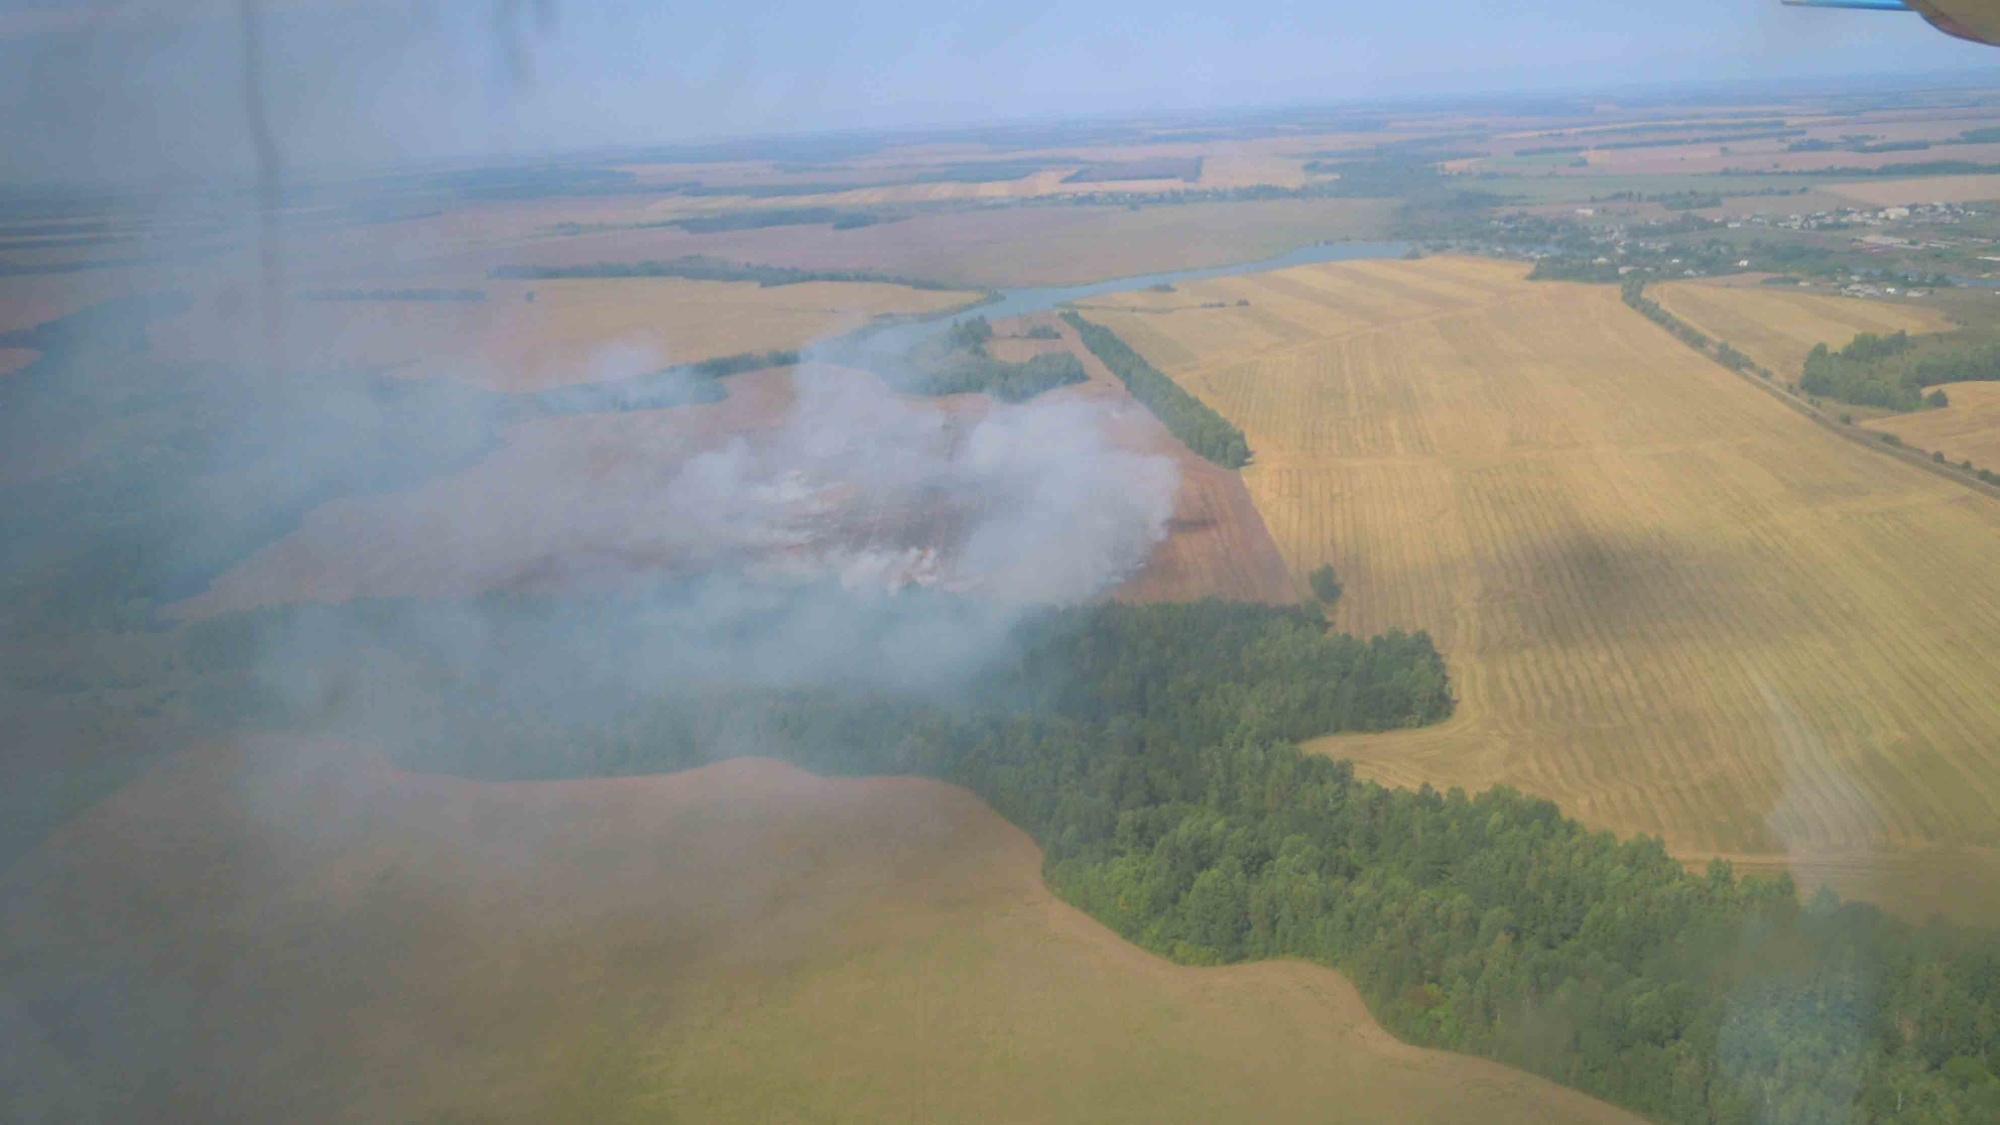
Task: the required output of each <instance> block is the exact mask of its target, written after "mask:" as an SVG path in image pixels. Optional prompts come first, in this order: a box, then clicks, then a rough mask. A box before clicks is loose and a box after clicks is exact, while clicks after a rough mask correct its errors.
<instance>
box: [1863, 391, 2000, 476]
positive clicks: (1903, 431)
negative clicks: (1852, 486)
mask: <svg viewBox="0 0 2000 1125" xmlns="http://www.w3.org/2000/svg"><path fill="white" fill-rule="evenodd" d="M1939 389H1940V390H1942V391H1944V392H1945V397H1946V398H1948V399H1950V400H1951V405H1950V406H1947V407H1945V408H1944V409H1943V410H1921V411H1918V412H1917V413H1915V414H1898V415H1894V416H1892V417H1888V418H1876V419H1873V420H1871V421H1869V422H1866V423H1863V424H1864V425H1866V426H1867V427H1868V428H1869V429H1871V430H1880V431H1882V432H1883V433H1890V434H1895V435H1896V436H1897V437H1900V438H1902V439H1903V443H1904V444H1906V445H1913V446H1915V447H1917V448H1918V449H1933V450H1937V451H1938V452H1941V453H1943V454H1944V455H1945V457H1946V458H1948V459H1949V460H1950V461H1951V462H1952V463H1953V464H1958V463H1959V462H1961V461H1970V462H1972V464H1973V466H1974V467H1976V468H1981V469H1992V470H1995V471H2000V383H1949V384H1946V385H1945V386H1943V387H1941V388H1939Z"/></svg>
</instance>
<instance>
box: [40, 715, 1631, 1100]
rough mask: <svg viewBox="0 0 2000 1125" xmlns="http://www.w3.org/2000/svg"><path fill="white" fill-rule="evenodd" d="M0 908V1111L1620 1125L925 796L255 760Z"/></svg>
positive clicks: (737, 767)
mask: <svg viewBox="0 0 2000 1125" xmlns="http://www.w3.org/2000/svg"><path fill="white" fill-rule="evenodd" d="M0 893H4V894H5V896H6V901H7V903H8V909H7V911H6V912H5V913H4V915H0V1001H4V1003H0V1029H4V1031H5V1033H6V1035H7V1042H8V1044H9V1050H8V1052H7V1054H6V1056H5V1057H4V1058H0V1078H4V1079H6V1081H4V1082H0V1090H5V1091H8V1092H9V1093H10V1095H11V1096H13V1097H15V1098H17V1099H22V1101H25V1104H22V1101H17V1102H16V1103H15V1104H14V1107H13V1108H14V1109H15V1110H18V1111H19V1116H18V1117H13V1119H17V1120H40V1119H47V1120H61V1119H69V1118H72V1117H73V1118H77V1119H87V1120H94V1121H115V1122H123V1121H132V1122H140V1121H145V1122H158V1121H188V1122H195V1121H247V1120H260V1121H292V1122H350V1121H351V1122H379V1121H470V1120H477V1121H490V1122H534V1123H537V1125H540V1123H545V1122H589V1123H592V1125H597V1123H602V1122H619V1121H641V1120H644V1121H657V1120H663V1119H664V1120H675V1121H703V1122H710V1121H715V1122H728V1121H774V1120H784V1121H855V1122H877V1121H926V1122H942V1121H968V1122H971V1121H977V1122H1059V1121H1077V1122H1103V1121H1132V1122H1138V1121H1187V1122H1196V1121H1315V1122H1324V1121H1336V1122H1356V1123H1360V1122H1376V1121H1387V1120H1395V1121H1413V1122H1462V1121H1472V1120H1477V1121H1482V1122H1495V1123H1507V1122H1520V1123H1523V1125H1526V1123H1528V1122H1552V1121H1560V1122H1606V1123H1609V1122H1619V1123H1628V1122H1629V1123H1633V1125H1636V1122H1637V1119H1636V1118H1633V1117H1631V1116H1630V1115H1628V1114H1624V1113H1622V1112H1620V1111H1618V1110H1615V1109H1612V1108H1611V1107H1609V1106H1606V1105H1604V1104H1602V1103H1600V1102H1596V1101H1593V1100H1591V1099H1589V1098H1586V1097H1584V1096H1583V1095H1580V1094H1576V1093H1574V1092H1571V1091H1568V1090H1563V1089H1560V1088H1558V1087H1556V1086H1553V1085H1551V1084H1550V1083H1548V1082H1545V1081H1543V1080H1541V1079H1537V1078H1532V1077H1529V1076H1527V1075H1524V1074H1521V1073H1519V1072H1516V1071H1512V1070H1509V1069H1507V1068H1505V1067H1502V1066H1499V1065H1497V1064H1494V1063H1490V1062H1485V1061H1483V1060H1477V1059H1470V1058H1465V1057H1461V1056H1456V1055H1449V1054H1444V1053H1441V1052H1436V1051H1426V1050H1420V1049H1417V1048H1414V1047H1409V1046H1406V1045H1404V1044H1402V1043H1399V1042H1397V1041H1395V1040H1393V1039H1392V1038H1390V1037H1389V1036H1388V1035H1387V1034H1386V1033H1385V1032H1384V1031H1382V1030H1381V1028H1380V1027H1379V1026H1378V1025H1376V1024H1375V1022H1374V1021H1373V1020H1372V1019H1371V1018H1370V1017H1369V1015H1368V1013H1367V1010H1366V1009H1365V1008H1364V1007H1363V1006H1362V1004H1361V1002H1360V999H1359V997H1358V996H1357V995H1356V994H1355V991H1354V989H1353V988H1352V987H1351V986H1350V985H1349V984H1348V983H1347V981H1346V980H1345V979H1344V978H1343V977H1341V976H1340V975H1338V974H1336V973H1333V972H1331V971H1328V970H1326V969H1322V968H1319V967H1317V966H1313V965H1308V964H1304V963H1300V962H1274V963H1266V964H1258V965H1246V966H1239V967H1233V968H1224V969H1195V968H1187V967H1182V966H1177V965H1173V964H1170V963H1168V962H1166V961H1163V960H1160V959H1158V958H1156V957H1153V956H1151V955H1150V954H1147V953H1145V952H1143V951H1141V950H1139V949H1137V948H1136V947H1134V946H1131V945H1128V944H1126V943H1125V942H1123V941H1122V940H1120V939H1119V938H1118V937H1117V936H1116V935H1115V934H1113V933H1112V932H1111V931H1109V930H1106V929H1105V928H1103V927H1102V926H1099V925H1098V924H1096V923H1095V922H1093V921H1091V920H1090V919H1089V918H1087V917H1085V916H1083V915H1081V914H1079V913H1078V912H1077V911H1075V910H1073V909H1071V908H1069V907H1068V906H1066V905H1064V904H1063V903H1061V902H1060V901H1058V900H1056V899H1055V898H1054V897H1053V896H1052V895H1051V894H1050V893H1049V892H1048V890H1047V889H1046V888H1045V887H1044V886H1043V885H1042V881H1041V853H1040V851H1039V850H1038V849H1037V848H1036V847H1035V846H1034V844H1033V843H1032V842H1031V841H1030V840H1029V839H1028V838H1027V837H1026V836H1024V835H1023V834H1022V833H1020V832H1019V831H1017V830H1016V829H1014V828H1013V827H1012V826H1010V825H1008V824H1007V823H1006V822H1005V821H1003V820H1001V819H1000V818H999V817H998V816H997V815H995V814H994V813H993V812H992V811H991V810H990V809H988V808H987V807H986V806H985V805H984V804H982V803H980V802H979V801H978V800H976V799H974V798H973V797H972V796H971V795H970V794H968V793H966V792H965V791H963V790H961V789H956V788H953V787H951V786H947V785H943V784H939V783H936V782H930V781H922V780H916V779H895V780H825V779H821V778H818V777H814V776H812V775H810V774H806V773H803V772H801V771H799V770H796V769H792V768H790V767H787V766H781V765H778V764H775V763H771V762H760V761H754V760H736V761H731V762H725V763H722V764H719V765H715V766H711V767H708V768H705V769H700V770H695V771H692V772H689V773H683V774H678V775H674V776H669V777H647V778H632V779H620V780H589V781H572V782H536V783H517V784H490V783H473V782H462V781H454V780H449V779H442V778H432V777H422V776H414V775H410V774H405V773H400V772H398V771H396V770H394V769H393V768H391V767H389V766H388V765H387V764H385V763H383V762H382V761H381V760H379V759H378V758H375V757H373V756H371V755H368V754H365V753H362V752H359V751H355V750H351V749H347V748H340V747H319V746H303V747H302V746H292V745H277V744H274V743H269V742H267V743H261V744H256V745H246V746H241V747H233V748H230V749H227V750H224V751H211V752H200V753H192V754H189V755H184V756H181V757H178V758H175V759H170V760H169V761H168V762H167V763H166V764H165V765H163V766H162V767H160V768H158V769H157V770H155V771H154V772H153V773H152V774H151V775H149V776H147V777H145V778H143V779H141V780H140V781H139V782H137V783H135V784H133V785H132V786H130V787H128V788H127V789H125V790H124V791H122V792H120V793H119V794H117V795H115V796H114V797H112V798H111V799H110V800H109V801H107V802H106V803H105V804H103V805H102V806H100V807H99V808H97V809H96V810H94V811H93V812H91V813H89V814H87V815H85V816H84V817H82V818H80V819H79V820H77V821H75V822H73V823H71V824H70V825H68V826H66V827H65V828H63V829H62V830H61V831H60V832H58V833H57V835H56V836H55V837H54V838H53V839H52V840H51V841H50V842H49V843H48V844H47V845H45V846H44V847H43V849H42V850H41V851H40V852H38V853H36V854H34V855H32V856H30V857H29V858H28V859H27V860H25V861H23V862H22V863H21V864H19V865H17V866H15V867H14V868H12V869H10V870H9V871H8V872H7V873H6V875H5V877H4V879H0ZM48 1103H53V1104H48ZM43 1109H58V1110H66V1111H68V1112H53V1113H49V1114H46V1115H44V1114H42V1113H41V1112H40V1111H41V1110H43ZM10 1116H11V1112H10Z"/></svg>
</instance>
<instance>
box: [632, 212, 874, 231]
mask: <svg viewBox="0 0 2000 1125" xmlns="http://www.w3.org/2000/svg"><path fill="white" fill-rule="evenodd" d="M881 221H882V216H881V215H879V214H877V213H876V212H874V211H857V210H854V209H852V208H846V207H769V208H764V209H761V210H752V211H730V212H727V213H725V214H721V215H700V216H696V217H694V218H690V219H671V220H668V221H667V222H666V223H664V224H663V225H666V226H674V227H679V228H680V229H682V230H684V231H686V232H688V233H689V234H717V233H720V232H722V231H732V230H763V229H764V228H766V227H807V226H820V225H827V226H831V227H833V229H835V230H856V229H858V228H861V227H871V226H874V225H875V224H876V223H879V222H881Z"/></svg>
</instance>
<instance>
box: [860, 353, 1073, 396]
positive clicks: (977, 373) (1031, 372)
mask: <svg viewBox="0 0 2000 1125" xmlns="http://www.w3.org/2000/svg"><path fill="white" fill-rule="evenodd" d="M1089 377H1090V376H1089V375H1088V374H1086V373H1085V372H1084V370H1083V363H1082V362H1081V361H1080V360H1078V359H1077V358H1076V357H1075V356H1073V355H1071V354H1069V353H1068V352H1049V353H1047V354H1044V355H1038V356H1031V357H1029V358H1028V359H1026V360H1023V361H1021V362H1019V363H1010V362H1008V361H1006V360H1000V359H994V358H993V357H991V356H989V355H986V354H985V353H984V352H975V351H965V352H960V353H958V354H957V355H954V356H952V357H951V358H950V359H948V360H946V361H944V362H943V363H941V364H939V365H937V366H935V367H932V368H929V369H927V370H922V371H919V372H917V373H914V374H910V375H905V376H900V377H897V378H895V379H893V380H892V381H893V382H894V384H895V386H896V389H897V390H901V391H907V392H909V393H911V394H920V395H958V394H971V393H974V392H978V393H984V394H989V395H992V396H993V397H994V398H997V399H999V400H1000V401H1002V402H1026V401H1027V400H1028V399H1031V398H1033V397H1035V396H1036V395H1038V394H1041V393H1042V392H1043V391H1052V390H1055V389H1056V388H1057V387H1067V386H1070V385H1071V384H1073V383H1081V382H1083V381H1084V380H1086V379H1088V378H1089Z"/></svg>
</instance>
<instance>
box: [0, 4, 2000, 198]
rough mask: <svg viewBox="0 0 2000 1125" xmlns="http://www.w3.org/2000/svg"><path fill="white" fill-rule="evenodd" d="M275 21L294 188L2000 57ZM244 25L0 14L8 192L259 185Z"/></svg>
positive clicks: (1971, 76)
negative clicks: (610, 159) (620, 156)
mask: <svg viewBox="0 0 2000 1125" xmlns="http://www.w3.org/2000/svg"><path fill="white" fill-rule="evenodd" d="M266 7H267V9H269V10H268V11H267V14H266V16H265V34H264V40H265V44H266V54H265V58H266V62H265V68H266V71H267V75H268V78H267V102H268V104H269V107H270V114H271V117H272V121H273V126H274V130H275V131H276V133H277V135H278V138H279V140H280V143H281V149H282V151H283V153H284V155H285V157H286V159H287V162H288V164H289V165H291V166H293V167H301V168H303V167H310V166H315V165H319V166H324V165H336V166H348V165H381V164H388V163H396V162H400V161H405V160H425V159H463V158H475V159H491V158H496V157H498V158H506V157H509V156H520V155H529V154H537V155H539V154H550V153H557V152H574V151H578V150H588V149H596V148H611V147H619V148H630V147H646V146H668V145H675V144H685V143H689V142H695V141H703V140H712V139H723V138H748V137H772V136H784V135H810V134H819V133H827V132H884V131H903V130H911V129H928V128H936V129H963V128H969V127H976V126H981V125H995V124H1002V125H1004V124H1018V123H1030V122H1049V121H1072V120H1086V121H1087V120H1095V119H1130V118H1134V117H1144V116H1149V115H1162V116H1178V115H1186V114H1194V113H1209V112H1230V111H1233V112H1243V113H1254V112H1259V111H1265V112H1269V111H1274V110H1280V109H1300V108H1333V107H1344V106H1366V105H1368V104H1372V103H1387V104H1396V103H1400V102H1408V101H1413V100H1418V99H1444V100H1452V99H1464V98H1471V97H1482V98H1492V97H1537V96H1575V95H1591V94H1599V95H1607V96H1619V97H1637V96H1645V95H1652V96H1657V95H1658V94H1659V93H1661V92H1662V91H1666V90H1669V89H1673V88H1689V89H1699V88H1701V87H1712V88H1741V87H1743V86H1744V84H1755V85H1764V86H1771V87H1776V88H1777V89H1774V91H1773V92H1774V93H1779V92H1791V91H1785V90H1783V89H1782V87H1784V86H1786V85H1788V84H1792V83H1799V84H1810V85H1812V86H1813V87H1814V88H1819V87H1820V86H1821V85H1822V84H1824V83H1825V82H1827V81H1829V80H1839V81H1844V80H1849V79H1853V80H1878V81H1879V80H1882V79H1885V78H1890V77H1900V78H1903V79H1906V80H1908V81H1911V82H1918V83H1925V82H1934V83H1940V84H1949V85H1963V84H1977V83H1982V82H1985V83H1991V84H1994V85H2000V65H1996V61H1995V58H1994V56H1993V53H1992V52H1991V50H1990V49H1989V48H1983V47H1980V46H1975V45H1972V44H1966V43H1960V42H1957V41H1954V40H1952V39H1949V38H1947V37H1945V36H1943V35H1940V34H1938V33H1937V32H1935V31H1933V30H1932V29H1930V28H1928V27H1926V26H1925V25H1924V24H1923V23H1922V21H1920V20H1918V19H1916V18H1914V17H1898V16H1894V15H1879V14H1873V13H1856V12H1820V11H1798V10H1794V9H1785V8H1782V7H1781V6H1780V5H1779V4H1778V3H1776V0H1770V2H1765V0H1697V2H1695V3H1691V4H1685V5H1680V6H1678V7H1677V8H1676V10H1674V11H1673V12H1672V14H1671V17H1670V18H1667V19H1663V18H1662V16H1661V14H1660V13H1659V12H1658V11H1657V10H1653V11H1636V12H1635V11H1629V10H1623V9H1614V8H1608V7H1606V6H1603V5H1596V4H1589V3H1585V2H1583V0H1550V2H1546V3H1542V4H1536V5H1524V4H1511V5H1506V6H1501V7H1496V6H1494V5H1487V4H1477V3H1472V2H1470V0H1420V2H1419V3H1416V4H1401V5H1397V6H1395V7H1394V8H1393V9H1391V8H1385V7H1383V6H1378V5H1361V4H1340V5H1334V6H1331V7H1328V8H1325V9H1321V10H1314V11H1308V12H1282V11H1274V10H1272V9H1269V8H1263V7H1253V8H1247V9H1236V10H1233V11H1228V12H1216V11H1210V10H1207V9H1203V8H1199V7H1197V6H1195V5H1191V4H1185V3H1171V4H1166V5H1150V6H1141V5H1137V4H1133V3H1130V2H1129V0H1104V2H1100V3H1094V4H1089V5H1071V6H1056V5H1052V4H1046V3H1029V4H1016V5H1009V6H1006V7H1004V8H1002V7H998V6H980V7H968V8H961V9H957V10H938V9H917V8H915V7H913V6H910V5H906V4H899V3H895V2H890V0H860V2H855V3H849V4H846V5H841V6H838V7H835V6H826V5H804V4H796V3H790V2H786V3H781V4H778V5H774V6H767V7H763V8H759V9H755V10H752V9H742V8H732V9H726V10H699V11H697V10H683V11H672V12H665V11H655V10H651V9H650V8H647V7H646V6H643V5H632V4H628V3H622V2H620V3H613V4H608V5H601V6H595V7H591V8H581V7H578V6H575V5H572V4H562V3H558V2H555V0H548V2H545V3H541V4H527V3H521V2H518V0H460V2H451V0H446V2H443V3H439V4H434V5H426V6H422V7H417V8H411V7H407V6H405V5H401V4H391V3H378V2H373V0H345V2H343V0H295V2H293V3H283V4H272V5H266ZM234 11H235V8H234V6H233V5H225V4H219V3H208V4H205V5H197V6H194V7H193V9H192V10H189V7H188V6H186V5H178V6H174V7H173V8H166V7H163V6H162V5H159V4H148V3H146V2H144V0H139V2H135V3H126V4H120V5H104V4H98V3H91V2H88V0H0V91H4V92H5V94H6V97H7V100H8V102H9V103H10V104H11V105H13V106H15V107H17V112H16V113H13V114H10V115H9V117H8V120H7V122H6V130H7V132H6V135H5V137H4V143H0V153H4V154H5V155H4V157H0V179H5V180H8V181H14V182H23V181H27V182H51V181H55V182H61V181H81V180H124V181H131V180H149V179H154V178H160V177H173V178H189V177H193V178H209V177H216V178H221V177H228V176H232V175H235V174H238V173H240V172H242V171H243V170H245V169H247V168H248V167H249V144H248V141H247V134H246V131H245V129H244V126H243V120H244V97H243V86H242V78H241V76H242V60H243V54H244V52H243V40H242V33H241V28H240V26H239V24H238V22H237V21H236V20H235V18H233V15H232V13H233V12H234ZM1441 28H1442V29H1448V30H1447V31H1446V32H1444V33H1443V34H1440V33H1438V31H1437V29H1441Z"/></svg>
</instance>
